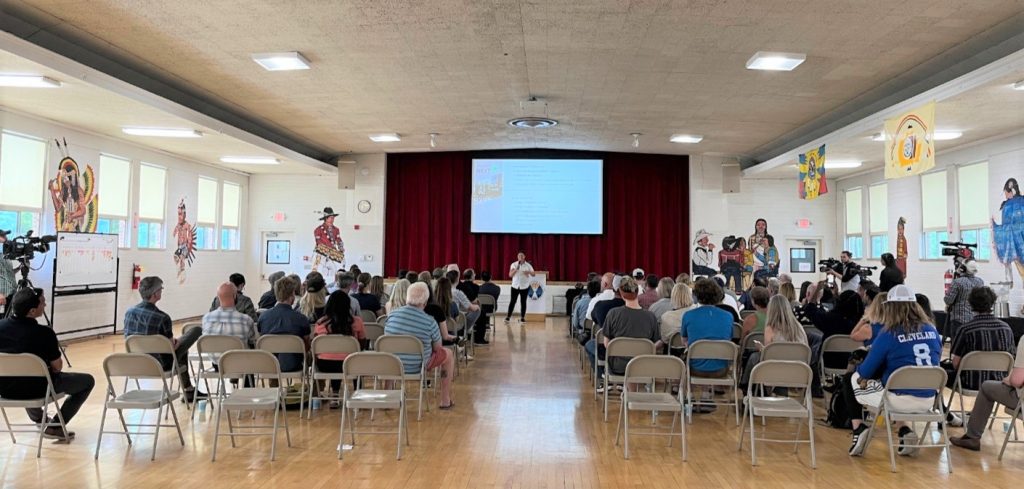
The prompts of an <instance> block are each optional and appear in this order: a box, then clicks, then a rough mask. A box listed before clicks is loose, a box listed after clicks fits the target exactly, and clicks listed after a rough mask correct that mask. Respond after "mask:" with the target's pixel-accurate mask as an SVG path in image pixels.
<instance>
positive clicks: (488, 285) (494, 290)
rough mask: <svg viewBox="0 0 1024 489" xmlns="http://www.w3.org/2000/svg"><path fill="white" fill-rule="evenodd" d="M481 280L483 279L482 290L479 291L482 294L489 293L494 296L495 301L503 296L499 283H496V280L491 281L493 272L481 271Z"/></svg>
mask: <svg viewBox="0 0 1024 489" xmlns="http://www.w3.org/2000/svg"><path fill="white" fill-rule="evenodd" d="M480 280H481V281H483V283H482V284H480V292H479V293H480V294H487V295H489V296H491V297H494V301H495V302H497V301H498V297H499V296H501V287H498V284H496V283H494V282H491V272H488V271H487V270H484V271H482V272H480ZM487 312H494V311H487Z"/></svg>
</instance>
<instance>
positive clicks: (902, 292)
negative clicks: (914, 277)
mask: <svg viewBox="0 0 1024 489" xmlns="http://www.w3.org/2000/svg"><path fill="white" fill-rule="evenodd" d="M885 301H886V302H917V296H916V295H914V291H913V290H911V289H910V287H907V286H906V285H902V284H901V285H897V286H895V287H893V288H891V289H889V293H888V294H887V295H886V296H885Z"/></svg>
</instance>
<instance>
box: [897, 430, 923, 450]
mask: <svg viewBox="0 0 1024 489" xmlns="http://www.w3.org/2000/svg"><path fill="white" fill-rule="evenodd" d="M917 442H918V438H917V433H914V430H912V429H910V428H908V427H906V426H904V427H903V428H900V448H899V450H897V453H899V454H900V455H903V456H904V457H909V456H911V455H914V454H916V453H917V451H918V450H919V449H920V448H918V446H917Z"/></svg>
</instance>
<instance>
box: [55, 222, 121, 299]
mask: <svg viewBox="0 0 1024 489" xmlns="http://www.w3.org/2000/svg"><path fill="white" fill-rule="evenodd" d="M117 238H118V236H117V235H116V234H94V233H57V264H56V270H55V275H56V281H55V282H54V284H53V285H54V286H55V287H80V286H85V285H108V284H109V285H112V284H114V283H116V282H117Z"/></svg>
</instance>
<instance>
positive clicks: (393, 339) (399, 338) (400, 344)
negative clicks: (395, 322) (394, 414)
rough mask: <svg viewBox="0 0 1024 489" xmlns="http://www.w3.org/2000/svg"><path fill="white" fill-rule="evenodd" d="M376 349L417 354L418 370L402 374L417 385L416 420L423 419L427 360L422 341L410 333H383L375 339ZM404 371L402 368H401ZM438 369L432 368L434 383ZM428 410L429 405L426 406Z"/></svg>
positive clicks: (435, 382) (406, 379)
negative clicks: (418, 360) (418, 359)
mask: <svg viewBox="0 0 1024 489" xmlns="http://www.w3.org/2000/svg"><path fill="white" fill-rule="evenodd" d="M377 351H379V352H382V353H392V354H395V355H402V354H405V355H414V356H416V355H418V356H419V357H420V371H419V372H417V373H414V374H403V375H404V377H403V379H404V381H416V383H417V385H418V391H419V392H418V395H417V401H416V402H417V406H416V408H417V409H416V421H419V420H421V419H423V384H425V383H426V382H427V360H426V359H425V358H423V343H422V342H420V340H419V338H416V337H415V336H410V335H384V336H381V337H380V338H378V339H377ZM403 372H404V370H403ZM439 375H440V369H438V368H435V369H434V385H435V386H436V385H438V382H439V380H440V377H439ZM427 410H428V411H429V410H430V406H429V405H428V406H427Z"/></svg>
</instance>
